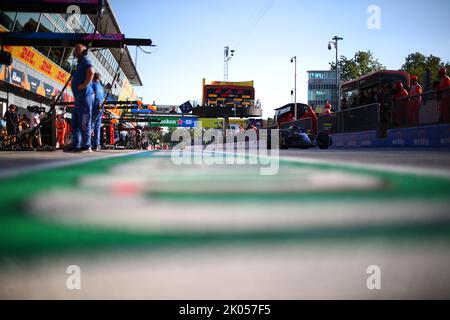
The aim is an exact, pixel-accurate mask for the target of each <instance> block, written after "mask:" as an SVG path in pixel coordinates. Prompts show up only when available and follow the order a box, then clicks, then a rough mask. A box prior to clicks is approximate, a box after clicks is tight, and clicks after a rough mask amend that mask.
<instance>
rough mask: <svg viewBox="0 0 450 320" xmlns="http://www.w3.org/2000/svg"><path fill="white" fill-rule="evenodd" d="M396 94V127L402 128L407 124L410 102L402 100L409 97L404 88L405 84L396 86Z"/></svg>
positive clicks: (399, 83) (398, 83)
mask: <svg viewBox="0 0 450 320" xmlns="http://www.w3.org/2000/svg"><path fill="white" fill-rule="evenodd" d="M395 90H396V92H395V94H394V112H393V113H394V121H395V125H396V126H402V125H403V124H404V122H405V118H406V111H407V107H408V100H407V99H401V98H404V97H407V96H408V91H406V89H405V88H404V87H403V83H401V82H397V83H396V84H395Z"/></svg>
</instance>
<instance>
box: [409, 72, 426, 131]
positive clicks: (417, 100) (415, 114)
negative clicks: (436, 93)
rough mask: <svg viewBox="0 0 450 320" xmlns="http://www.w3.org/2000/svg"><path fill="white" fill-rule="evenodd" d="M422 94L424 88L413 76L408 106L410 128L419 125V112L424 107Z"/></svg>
mask: <svg viewBox="0 0 450 320" xmlns="http://www.w3.org/2000/svg"><path fill="white" fill-rule="evenodd" d="M422 93H423V91H422V86H421V85H420V84H419V82H418V81H417V76H411V89H410V90H409V95H410V96H411V99H410V101H409V105H408V125H410V126H414V125H418V124H419V110H420V106H421V105H422V96H421V94H422Z"/></svg>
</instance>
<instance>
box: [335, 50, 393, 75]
mask: <svg viewBox="0 0 450 320" xmlns="http://www.w3.org/2000/svg"><path fill="white" fill-rule="evenodd" d="M330 66H331V69H330V70H336V63H335V62H330ZM339 69H340V70H341V81H342V82H346V81H349V80H352V79H356V78H359V77H361V76H363V75H365V74H368V73H370V72H374V71H378V70H384V69H386V67H385V66H384V65H383V64H381V63H380V62H379V61H378V59H375V58H374V57H373V54H372V52H371V51H370V50H369V51H357V52H356V53H355V56H354V57H353V58H352V59H348V58H347V57H345V56H341V58H340V60H339Z"/></svg>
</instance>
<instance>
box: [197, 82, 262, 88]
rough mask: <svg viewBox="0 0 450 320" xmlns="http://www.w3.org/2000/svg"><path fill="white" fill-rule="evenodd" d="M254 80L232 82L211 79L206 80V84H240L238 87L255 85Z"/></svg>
mask: <svg viewBox="0 0 450 320" xmlns="http://www.w3.org/2000/svg"><path fill="white" fill-rule="evenodd" d="M253 84H254V82H253V81H238V82H231V81H210V82H205V85H207V86H209V85H214V86H238V87H253Z"/></svg>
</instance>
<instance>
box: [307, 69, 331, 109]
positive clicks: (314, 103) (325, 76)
mask: <svg viewBox="0 0 450 320" xmlns="http://www.w3.org/2000/svg"><path fill="white" fill-rule="evenodd" d="M327 100H328V101H330V103H331V105H332V107H333V109H334V110H336V107H337V95H336V71H332V70H327V71H323V70H321V71H317V70H314V71H308V105H310V106H311V107H313V108H314V110H315V111H316V112H321V111H322V109H323V107H324V106H325V104H326V102H327Z"/></svg>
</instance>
